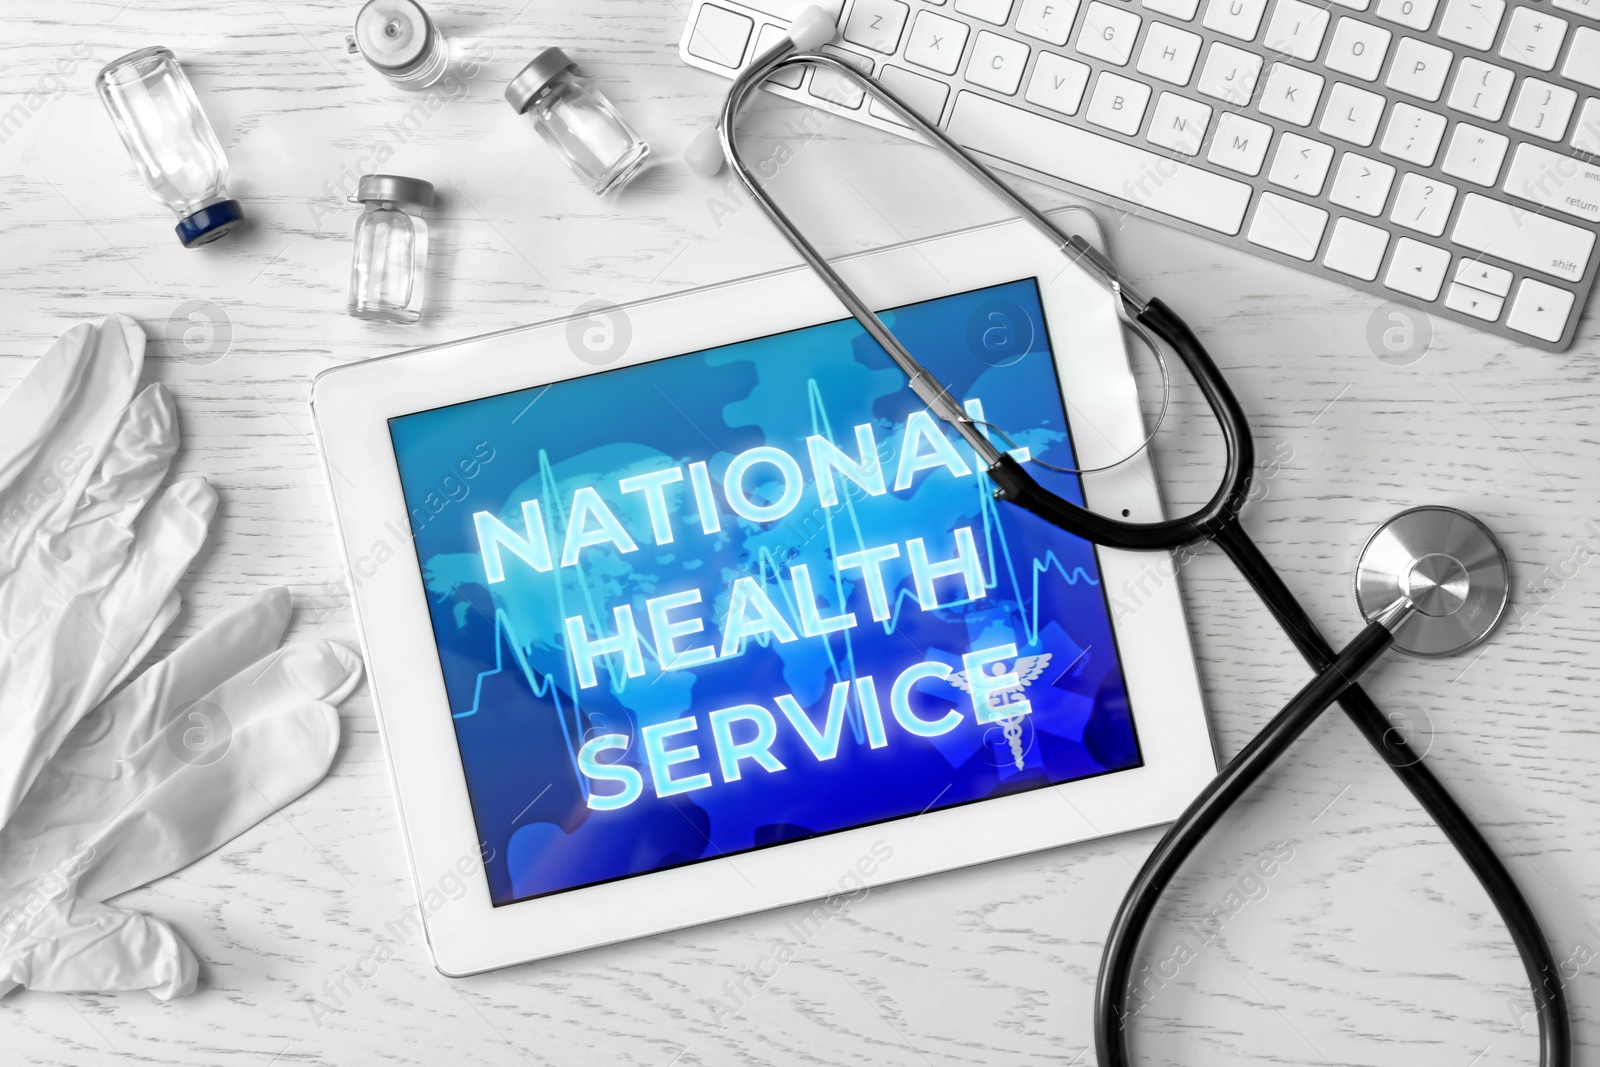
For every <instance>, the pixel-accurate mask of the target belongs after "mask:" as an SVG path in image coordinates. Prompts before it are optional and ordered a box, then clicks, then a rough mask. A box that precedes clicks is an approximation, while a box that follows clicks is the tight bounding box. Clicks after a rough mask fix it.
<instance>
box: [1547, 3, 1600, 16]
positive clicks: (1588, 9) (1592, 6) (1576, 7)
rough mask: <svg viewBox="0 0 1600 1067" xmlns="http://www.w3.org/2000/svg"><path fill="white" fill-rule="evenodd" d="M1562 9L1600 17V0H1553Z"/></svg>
mask: <svg viewBox="0 0 1600 1067" xmlns="http://www.w3.org/2000/svg"><path fill="white" fill-rule="evenodd" d="M1551 2H1552V3H1553V4H1554V5H1555V6H1556V7H1559V8H1560V9H1561V10H1562V11H1570V12H1572V13H1573V14H1574V15H1582V16H1583V17H1584V18H1588V19H1600V0H1551Z"/></svg>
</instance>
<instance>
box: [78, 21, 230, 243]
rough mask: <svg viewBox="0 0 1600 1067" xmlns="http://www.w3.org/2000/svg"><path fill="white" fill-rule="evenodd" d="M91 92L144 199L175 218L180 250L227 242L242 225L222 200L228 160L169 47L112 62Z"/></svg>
mask: <svg viewBox="0 0 1600 1067" xmlns="http://www.w3.org/2000/svg"><path fill="white" fill-rule="evenodd" d="M94 87H95V91H96V92H98V93H99V94H100V100H101V102H103V103H104V104H105V106H106V110H107V111H108V112H110V113H111V121H112V122H113V123H114V124H115V125H116V127H117V133H118V134H119V135H120V136H121V137H122V143H123V144H124V145H126V146H127V149H128V154H129V155H130V156H132V157H133V164H134V167H135V168H137V169H138V171H139V177H140V178H142V179H144V184H145V187H146V188H147V189H149V190H150V195H152V196H154V197H155V198H156V199H157V200H159V201H161V202H162V203H163V204H165V205H167V207H169V208H171V209H172V211H173V212H174V213H175V214H176V215H177V216H178V227H177V229H178V240H180V241H182V242H183V247H185V248H195V247H197V246H199V245H203V244H209V243H211V242H212V241H215V240H216V239H217V238H219V237H226V236H227V235H228V234H229V233H231V232H232V231H233V230H234V229H235V228H236V227H237V226H238V225H239V224H240V223H242V222H243V221H244V209H242V208H241V207H240V206H239V202H238V201H237V200H232V199H229V197H228V190H227V184H228V157H227V156H225V155H223V154H222V145H220V144H218V143H217V135H216V134H215V133H214V132H213V131H212V129H211V123H210V122H208V121H206V115H205V112H204V111H201V110H200V101H199V100H198V99H197V98H196V97H195V95H194V86H192V85H190V84H189V79H188V78H187V77H186V76H185V75H184V73H183V68H182V67H180V66H178V60H177V58H176V57H175V56H174V55H173V54H172V52H171V50H170V49H166V48H160V47H155V48H141V49H140V50H139V51H137V52H129V53H128V54H127V55H125V56H123V57H122V58H121V59H114V60H112V61H111V62H110V63H108V64H106V67H105V69H104V70H102V71H101V72H100V73H99V75H98V76H97V77H96V78H95V80H94Z"/></svg>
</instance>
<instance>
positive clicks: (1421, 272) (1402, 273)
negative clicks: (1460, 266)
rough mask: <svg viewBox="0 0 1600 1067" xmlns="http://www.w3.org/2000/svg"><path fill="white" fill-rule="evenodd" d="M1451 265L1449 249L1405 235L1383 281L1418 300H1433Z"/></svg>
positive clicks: (1391, 287)
mask: <svg viewBox="0 0 1600 1067" xmlns="http://www.w3.org/2000/svg"><path fill="white" fill-rule="evenodd" d="M1449 267H1450V253H1449V252H1446V251H1445V250H1444V249H1442V248H1435V247H1433V246H1432V245H1425V244H1423V243H1422V242H1421V241H1413V240H1412V239H1411V238H1409V237H1402V238H1400V240H1398V241H1396V242H1395V245H1394V258H1393V259H1391V260H1390V261H1389V273H1388V274H1385V275H1384V276H1383V284H1384V285H1386V286H1388V287H1389V288H1390V289H1394V290H1396V291H1398V292H1402V293H1405V294H1406V295H1408V296H1414V297H1416V298H1417V299H1418V300H1434V299H1436V298H1437V297H1438V295H1439V287H1440V286H1441V285H1443V284H1444V272H1445V271H1446V270H1448V269H1449Z"/></svg>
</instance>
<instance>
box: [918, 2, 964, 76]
mask: <svg viewBox="0 0 1600 1067" xmlns="http://www.w3.org/2000/svg"><path fill="white" fill-rule="evenodd" d="M966 46H967V24H966V23H965V22H957V21H956V20H955V19H950V18H945V17H944V16H943V15H935V14H934V13H933V12H932V11H919V12H917V21H916V22H914V23H912V24H911V38H910V40H908V41H906V51H905V58H906V62H908V63H915V64H916V65H917V66H919V67H927V68H928V69H929V70H936V71H938V72H939V73H940V74H954V73H955V72H956V67H957V66H959V65H960V64H961V50H962V49H963V48H965V47H966Z"/></svg>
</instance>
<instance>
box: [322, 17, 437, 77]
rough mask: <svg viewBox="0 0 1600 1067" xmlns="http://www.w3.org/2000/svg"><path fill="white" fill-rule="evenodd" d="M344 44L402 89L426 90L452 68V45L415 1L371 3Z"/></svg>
mask: <svg viewBox="0 0 1600 1067" xmlns="http://www.w3.org/2000/svg"><path fill="white" fill-rule="evenodd" d="M345 44H346V46H347V47H348V49H349V50H350V51H351V52H360V53H361V58H363V59H365V60H366V61H367V62H368V63H370V64H371V65H372V66H373V68H374V69H375V70H377V72H378V73H379V74H382V75H383V76H384V77H385V78H388V79H389V80H390V81H391V82H393V83H394V84H396V85H398V86H399V87H400V88H402V89H426V88H428V87H429V86H431V85H433V84H434V83H435V82H437V81H438V80H439V79H440V78H442V77H444V74H445V71H446V70H448V69H449V68H450V42H449V41H447V40H446V39H445V36H444V34H442V33H440V32H439V28H438V27H437V26H435V25H434V24H433V20H432V19H430V18H429V17H428V13H427V12H426V11H424V10H423V9H422V5H421V4H418V3H416V0H368V2H367V3H366V4H365V5H363V6H362V8H361V10H360V11H359V12H357V13H356V28H355V32H354V33H353V34H351V35H350V36H349V37H346V38H345Z"/></svg>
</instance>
